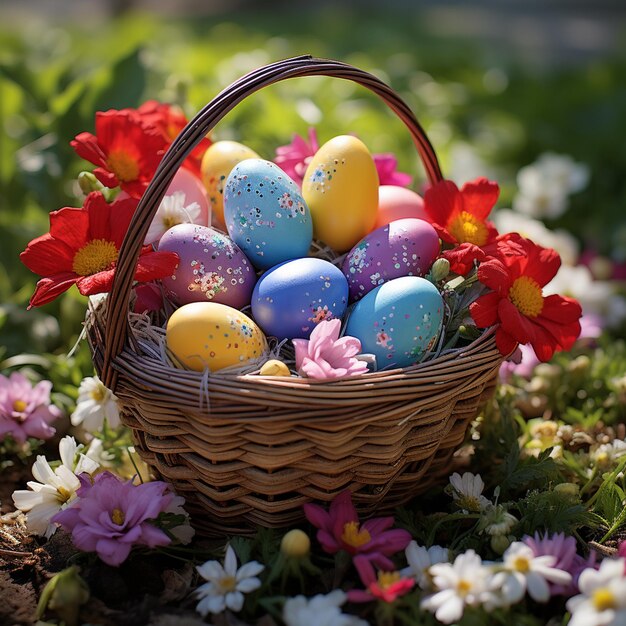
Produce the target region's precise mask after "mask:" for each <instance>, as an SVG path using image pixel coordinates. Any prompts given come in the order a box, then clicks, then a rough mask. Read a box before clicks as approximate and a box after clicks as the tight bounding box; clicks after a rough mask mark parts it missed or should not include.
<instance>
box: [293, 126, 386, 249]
mask: <svg viewBox="0 0 626 626" xmlns="http://www.w3.org/2000/svg"><path fill="white" fill-rule="evenodd" d="M302 195H303V197H304V199H305V201H306V203H307V205H308V206H309V209H310V210H311V216H312V217H313V229H314V236H315V238H316V239H320V240H321V241H323V242H324V243H326V244H327V245H329V246H330V247H331V248H333V249H334V250H336V251H337V252H346V251H347V250H350V248H352V246H353V245H354V244H355V243H356V242H357V241H359V239H361V238H362V237H364V236H365V235H366V234H367V233H369V232H370V231H371V230H372V228H373V226H374V223H375V222H376V214H377V211H378V173H377V171H376V165H374V160H373V159H372V155H371V154H370V153H369V150H368V149H367V147H366V146H365V144H364V143H363V142H362V141H360V140H359V139H357V138H356V137H351V136H349V135H341V136H339V137H335V138H333V139H331V140H330V141H327V142H326V143H325V144H324V145H323V146H322V147H321V148H320V149H319V150H318V151H317V152H316V153H315V155H314V156H313V158H312V159H311V162H310V163H309V166H308V167H307V170H306V173H305V175H304V179H303V181H302Z"/></svg>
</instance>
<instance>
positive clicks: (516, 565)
mask: <svg viewBox="0 0 626 626" xmlns="http://www.w3.org/2000/svg"><path fill="white" fill-rule="evenodd" d="M513 569H514V570H515V571H517V572H521V573H522V574H525V573H526V572H527V571H528V570H529V569H530V563H529V562H528V559H527V558H526V557H523V556H518V557H517V558H516V559H515V561H513Z"/></svg>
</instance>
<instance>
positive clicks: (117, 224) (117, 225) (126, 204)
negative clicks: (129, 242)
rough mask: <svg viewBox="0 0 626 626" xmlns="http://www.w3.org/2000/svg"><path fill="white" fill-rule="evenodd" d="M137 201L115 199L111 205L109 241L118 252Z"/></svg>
mask: <svg viewBox="0 0 626 626" xmlns="http://www.w3.org/2000/svg"><path fill="white" fill-rule="evenodd" d="M138 204H139V201H138V200H137V199H136V198H132V197H131V198H121V199H120V198H117V199H115V201H114V202H113V203H112V204H111V217H112V220H111V240H112V241H113V242H114V243H115V245H116V246H117V249H118V250H119V249H120V247H121V245H122V241H124V236H125V235H126V231H128V227H129V226H130V222H131V220H132V218H133V215H134V214H135V210H136V208H137V205H138Z"/></svg>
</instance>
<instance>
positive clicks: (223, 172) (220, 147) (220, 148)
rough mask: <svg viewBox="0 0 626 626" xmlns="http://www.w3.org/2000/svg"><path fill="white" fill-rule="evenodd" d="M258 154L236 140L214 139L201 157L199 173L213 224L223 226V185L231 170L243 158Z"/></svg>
mask: <svg viewBox="0 0 626 626" xmlns="http://www.w3.org/2000/svg"><path fill="white" fill-rule="evenodd" d="M258 156H259V155H258V154H257V153H256V152H255V151H254V150H252V149H250V148H248V146H244V145H243V144H241V143H238V142H236V141H216V142H215V143H214V144H212V145H210V146H209V147H208V148H207V150H206V152H205V153H204V155H203V157H202V163H201V164H200V173H201V175H202V182H203V184H204V186H205V188H206V190H207V193H208V194H209V200H210V201H211V206H212V207H213V225H214V226H216V227H217V228H224V227H225V224H224V198H223V193H224V185H225V183H226V179H227V178H228V175H229V174H230V172H231V170H232V169H233V167H235V165H237V163H240V162H241V161H243V160H244V159H256V158H258Z"/></svg>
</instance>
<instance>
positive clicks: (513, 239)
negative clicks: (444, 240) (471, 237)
mask: <svg viewBox="0 0 626 626" xmlns="http://www.w3.org/2000/svg"><path fill="white" fill-rule="evenodd" d="M520 239H522V236H521V235H519V234H518V233H506V234H505V235H498V236H497V237H496V238H495V239H493V240H492V241H491V242H490V243H488V244H486V245H485V246H483V247H482V248H480V247H478V246H477V245H475V244H473V243H467V242H466V243H462V244H461V245H459V246H456V247H455V248H452V249H451V250H444V252H443V253H442V255H441V256H442V257H443V258H444V259H447V260H448V261H449V262H450V269H451V270H452V271H453V272H455V273H456V274H460V275H461V276H465V274H467V273H468V272H469V271H470V270H471V269H473V267H474V262H475V261H479V262H482V261H486V260H487V259H489V258H491V257H497V256H499V255H500V254H521V255H523V254H524V250H523V248H522V247H521V246H520V245H519V243H518V242H519V240H520Z"/></svg>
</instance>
